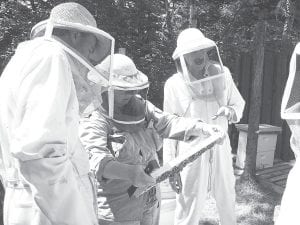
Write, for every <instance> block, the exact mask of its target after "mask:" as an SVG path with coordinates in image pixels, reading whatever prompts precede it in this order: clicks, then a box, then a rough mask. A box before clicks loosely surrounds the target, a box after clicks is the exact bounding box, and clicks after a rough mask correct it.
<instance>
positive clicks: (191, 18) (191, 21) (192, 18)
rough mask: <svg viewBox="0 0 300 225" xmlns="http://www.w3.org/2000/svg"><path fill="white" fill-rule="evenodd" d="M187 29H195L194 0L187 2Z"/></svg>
mask: <svg viewBox="0 0 300 225" xmlns="http://www.w3.org/2000/svg"><path fill="white" fill-rule="evenodd" d="M189 10H190V16H189V27H196V20H195V15H194V14H195V12H194V11H195V0H189Z"/></svg>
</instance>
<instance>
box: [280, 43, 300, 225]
mask: <svg viewBox="0 0 300 225" xmlns="http://www.w3.org/2000/svg"><path fill="white" fill-rule="evenodd" d="M281 118H282V119H285V120H286V121H287V123H288V125H289V128H290V130H291V133H292V135H291V139H290V145H291V148H292V150H293V152H294V154H295V158H296V161H295V164H294V166H293V168H292V169H291V171H290V173H289V175H288V179H287V184H286V188H285V190H284V193H283V196H282V200H281V206H280V211H279V215H278V218H277V219H276V221H275V224H276V225H283V224H290V225H296V224H299V223H300V214H299V207H298V204H299V202H300V193H299V189H300V180H299V177H300V162H299V155H300V43H298V44H297V45H296V47H295V50H294V52H293V55H292V57H291V61H290V71H289V77H288V80H287V83H286V86H285V90H284V94H283V98H282V103H281Z"/></svg>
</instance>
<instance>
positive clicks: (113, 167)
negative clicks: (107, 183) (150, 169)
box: [98, 160, 155, 187]
mask: <svg viewBox="0 0 300 225" xmlns="http://www.w3.org/2000/svg"><path fill="white" fill-rule="evenodd" d="M98 175H101V176H103V177H105V178H107V179H120V180H129V181H131V183H132V184H133V185H134V186H135V187H147V186H150V185H154V184H155V179H154V178H153V177H151V176H149V175H148V174H146V173H145V171H144V168H143V166H142V165H129V164H125V163H121V162H118V161H115V160H113V161H110V162H108V163H107V164H106V165H105V167H104V171H103V174H98ZM100 179H101V177H98V180H100Z"/></svg>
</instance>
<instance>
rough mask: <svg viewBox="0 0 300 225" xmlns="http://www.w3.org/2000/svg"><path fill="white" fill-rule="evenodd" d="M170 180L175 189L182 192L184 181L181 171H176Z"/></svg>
mask: <svg viewBox="0 0 300 225" xmlns="http://www.w3.org/2000/svg"><path fill="white" fill-rule="evenodd" d="M169 182H170V185H171V188H172V189H173V191H175V192H176V193H177V194H179V193H181V191H182V182H181V176H180V173H175V174H174V175H173V176H171V177H170V178H169Z"/></svg>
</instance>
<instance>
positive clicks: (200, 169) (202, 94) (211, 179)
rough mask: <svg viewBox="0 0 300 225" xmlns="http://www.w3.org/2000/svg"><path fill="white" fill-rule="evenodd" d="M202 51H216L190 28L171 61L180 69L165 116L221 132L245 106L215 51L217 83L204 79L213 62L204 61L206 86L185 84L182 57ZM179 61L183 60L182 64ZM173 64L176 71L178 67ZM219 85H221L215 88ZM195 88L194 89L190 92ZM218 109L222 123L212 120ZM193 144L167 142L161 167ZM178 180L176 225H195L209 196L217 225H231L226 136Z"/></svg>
mask: <svg viewBox="0 0 300 225" xmlns="http://www.w3.org/2000/svg"><path fill="white" fill-rule="evenodd" d="M205 48H207V49H209V50H210V49H216V46H215V44H214V42H212V41H211V40H209V39H207V38H205V37H204V36H203V34H202V33H201V32H200V31H199V30H198V29H195V28H189V29H187V30H184V31H182V33H181V34H180V35H179V37H178V40H177V48H176V50H175V52H174V54H173V58H174V59H175V60H178V61H179V59H180V62H179V64H181V66H180V68H179V72H178V73H176V74H174V75H173V76H172V77H170V78H169V79H168V80H167V81H166V83H165V88H164V110H165V111H166V112H170V113H175V114H177V115H179V116H185V117H191V118H199V119H201V120H202V121H204V122H206V123H208V124H216V125H219V126H221V127H222V128H223V129H224V131H225V132H226V131H227V130H228V122H231V123H235V122H238V121H239V120H240V118H241V117H242V113H243V109H244V105H245V102H244V100H243V98H242V96H241V95H240V93H239V91H238V90H237V88H236V86H235V84H234V82H233V79H232V77H231V74H230V72H229V70H228V69H227V68H226V67H223V66H222V63H221V60H220V58H219V55H218V52H217V51H216V52H217V54H216V55H217V56H218V57H216V60H219V64H218V65H219V66H220V68H223V69H222V72H223V73H222V75H218V78H216V79H208V80H207V77H209V76H210V75H208V74H207V71H208V70H207V68H208V66H207V65H209V66H210V65H211V64H212V63H213V62H216V61H213V60H208V59H207V61H206V62H207V64H206V66H204V67H203V68H204V69H203V71H204V72H203V74H202V75H201V76H202V77H203V78H205V79H204V81H205V82H198V83H197V82H195V83H193V82H192V81H191V80H187V78H186V77H187V76H186V74H185V75H184V74H183V73H186V71H187V70H185V69H187V68H188V58H187V57H186V56H187V54H189V53H192V54H193V53H194V51H195V52H196V55H197V51H199V52H200V51H203V49H205ZM205 51H206V50H205ZM206 52H207V51H206ZM181 53H182V54H181ZM200 53H201V52H200ZM200 53H199V54H200ZM205 55H206V58H208V57H209V54H208V53H207V54H205ZM177 57H178V58H177ZM183 57H186V58H185V59H183ZM182 62H184V63H182ZM203 62H205V59H204V60H199V64H201V63H203ZM176 63H177V65H178V62H176ZM185 64H186V65H185ZM216 68H217V67H216ZM199 77H200V75H199ZM191 79H193V78H191ZM219 81H220V84H221V85H216V83H217V82H219ZM214 82H215V83H214ZM194 84H196V85H195V86H193V85H194ZM199 84H200V85H199ZM197 85H198V86H197ZM219 86H222V88H220V90H221V91H220V90H217V89H218V87H219ZM192 89H194V90H196V92H197V91H198V92H197V93H198V94H195V92H194V91H193V90H192ZM212 94H214V95H212ZM212 96H213V97H212ZM220 109H222V110H221V111H223V112H224V111H226V115H227V117H225V116H221V115H219V116H217V117H216V118H213V117H214V116H215V115H216V114H219V112H220ZM218 111H219V112H218ZM228 120H229V121H228ZM196 143H197V142H190V143H184V142H176V141H172V140H168V139H166V140H165V141H164V146H163V152H164V155H163V159H164V162H168V161H169V160H170V159H172V158H174V157H175V156H178V155H180V154H181V153H183V152H185V151H188V150H189V149H192V148H197V145H196ZM180 175H181V179H182V190H181V193H179V194H177V195H176V210H175V224H176V225H179V224H180V225H193V224H195V225H197V224H198V223H199V219H200V213H201V210H202V209H203V207H204V205H205V200H206V198H207V195H208V193H209V192H211V194H212V195H213V197H214V198H215V199H216V203H217V208H218V212H219V216H220V222H221V224H222V225H234V224H236V216H235V189H234V186H235V177H234V173H233V167H232V156H231V146H230V141H229V138H228V135H226V138H225V140H224V142H223V144H221V145H216V146H214V147H213V149H211V150H210V151H207V152H205V153H204V154H203V155H202V156H201V157H200V158H199V159H197V160H196V161H195V162H193V163H192V164H190V165H188V166H187V167H185V168H184V169H183V171H182V172H181V173H180Z"/></svg>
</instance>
